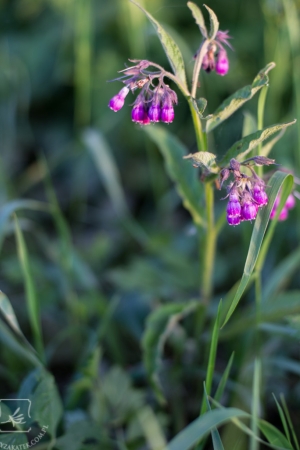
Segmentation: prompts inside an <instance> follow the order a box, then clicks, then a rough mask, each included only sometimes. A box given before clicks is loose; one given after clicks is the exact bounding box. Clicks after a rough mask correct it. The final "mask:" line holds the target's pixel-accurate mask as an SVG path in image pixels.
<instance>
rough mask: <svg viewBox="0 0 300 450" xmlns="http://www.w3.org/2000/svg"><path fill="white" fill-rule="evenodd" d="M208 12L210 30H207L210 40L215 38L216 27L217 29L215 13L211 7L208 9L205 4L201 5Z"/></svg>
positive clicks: (217, 23) (217, 22)
mask: <svg viewBox="0 0 300 450" xmlns="http://www.w3.org/2000/svg"><path fill="white" fill-rule="evenodd" d="M203 6H204V7H205V8H206V9H207V11H208V14H209V20H210V30H209V38H210V39H211V40H213V39H215V37H216V35H217V32H218V29H219V21H218V18H217V16H216V15H215V13H214V12H213V10H212V9H210V8H209V7H208V6H207V5H203Z"/></svg>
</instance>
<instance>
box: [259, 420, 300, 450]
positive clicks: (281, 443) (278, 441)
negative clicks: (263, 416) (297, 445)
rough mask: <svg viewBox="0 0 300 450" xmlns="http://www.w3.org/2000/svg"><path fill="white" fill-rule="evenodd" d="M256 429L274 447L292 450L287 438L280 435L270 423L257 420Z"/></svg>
mask: <svg viewBox="0 0 300 450" xmlns="http://www.w3.org/2000/svg"><path fill="white" fill-rule="evenodd" d="M258 427H259V429H260V431H261V432H262V433H263V434H264V435H265V437H266V438H267V439H268V441H269V442H270V444H272V445H276V446H277V447H281V448H284V449H287V450H293V447H292V445H291V444H290V443H289V441H288V440H287V438H286V437H285V436H284V435H283V434H282V433H281V431H279V430H278V429H277V428H275V427H274V426H273V425H271V424H270V423H268V422H266V421H265V420H259V421H258Z"/></svg>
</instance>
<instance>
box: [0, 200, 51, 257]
mask: <svg viewBox="0 0 300 450" xmlns="http://www.w3.org/2000/svg"><path fill="white" fill-rule="evenodd" d="M19 209H29V210H33V211H48V212H49V205H47V204H46V203H42V202H38V201H36V200H14V201H12V202H9V203H6V204H5V205H4V206H2V207H1V210H0V251H1V248H2V244H3V240H4V236H5V230H6V227H7V223H8V221H9V218H10V216H11V215H12V214H13V213H14V212H15V211H17V210H19Z"/></svg>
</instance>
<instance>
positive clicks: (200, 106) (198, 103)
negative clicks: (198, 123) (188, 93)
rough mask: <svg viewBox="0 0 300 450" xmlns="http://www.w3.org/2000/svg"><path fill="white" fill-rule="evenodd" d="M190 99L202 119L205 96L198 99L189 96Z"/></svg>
mask: <svg viewBox="0 0 300 450" xmlns="http://www.w3.org/2000/svg"><path fill="white" fill-rule="evenodd" d="M190 100H191V104H192V106H193V108H194V110H195V111H196V113H197V114H198V116H199V117H200V119H202V117H203V113H204V110H205V108H206V106H207V100H206V98H203V97H200V98H198V99H195V98H193V97H190Z"/></svg>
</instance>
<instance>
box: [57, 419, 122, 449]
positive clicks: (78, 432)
mask: <svg viewBox="0 0 300 450" xmlns="http://www.w3.org/2000/svg"><path fill="white" fill-rule="evenodd" d="M89 439H90V440H93V441H94V440H95V441H96V442H97V444H98V445H99V447H98V448H101V449H102V448H103V449H108V450H109V449H113V448H114V446H113V445H114V443H113V441H110V440H109V439H107V438H105V437H104V436H103V430H101V429H100V428H99V425H98V424H95V423H92V422H91V420H82V421H79V422H75V423H73V424H72V425H71V426H70V427H69V428H68V429H67V432H66V434H64V435H63V436H60V437H59V438H58V439H56V441H55V448H57V449H58V450H70V449H72V450H82V448H83V443H84V441H87V440H89Z"/></svg>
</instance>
